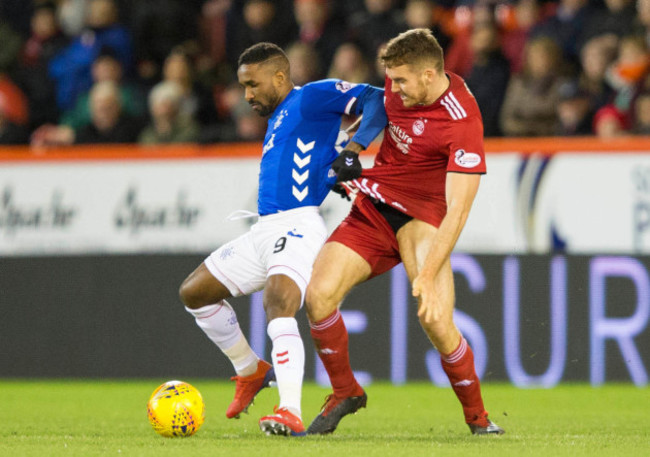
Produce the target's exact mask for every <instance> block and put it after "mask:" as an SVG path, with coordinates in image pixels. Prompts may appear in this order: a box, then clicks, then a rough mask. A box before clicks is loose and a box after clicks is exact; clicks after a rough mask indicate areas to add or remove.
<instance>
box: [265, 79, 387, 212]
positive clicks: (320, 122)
mask: <svg viewBox="0 0 650 457" xmlns="http://www.w3.org/2000/svg"><path fill="white" fill-rule="evenodd" d="M366 90H371V91H375V92H380V93H381V97H382V98H383V91H381V89H377V88H375V87H372V86H369V85H367V84H351V83H347V82H345V81H340V80H335V79H328V80H322V81H316V82H313V83H309V84H306V85H305V86H302V87H295V88H294V89H293V90H292V91H291V92H290V93H289V94H288V95H287V97H286V98H285V99H284V100H283V101H282V102H281V103H280V104H279V105H278V106H277V108H276V109H275V111H274V112H273V113H272V114H271V116H270V117H269V120H268V128H267V130H266V135H265V136H264V147H263V149H262V161H261V164H260V175H259V195H258V201H257V203H258V212H259V214H260V215H265V214H273V213H277V212H278V211H286V210H290V209H293V208H298V207H302V206H319V205H320V204H321V203H322V202H323V200H324V199H325V197H326V196H327V193H328V192H329V190H330V188H331V187H332V185H333V184H334V182H335V181H336V176H335V175H334V172H333V171H331V170H330V166H331V164H332V162H333V161H334V159H335V158H336V156H337V153H336V150H335V149H334V145H335V142H336V138H337V136H338V133H339V129H340V127H341V115H342V114H358V113H359V112H361V111H362V110H363V107H362V106H360V105H361V103H359V102H360V98H359V96H360V95H361V94H364V91H366ZM375 98H376V97H375ZM362 99H363V97H362V98H361V100H362ZM382 105H383V103H382ZM382 111H383V106H382ZM384 115H385V114H384ZM364 121H365V119H364ZM379 131H381V128H379V129H378V130H377V132H376V133H375V136H376V134H378V133H379ZM373 133H374V132H373ZM373 138H374V136H373ZM364 146H366V145H364Z"/></svg>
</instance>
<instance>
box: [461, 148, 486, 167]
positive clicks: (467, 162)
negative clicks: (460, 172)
mask: <svg viewBox="0 0 650 457" xmlns="http://www.w3.org/2000/svg"><path fill="white" fill-rule="evenodd" d="M454 162H456V165H458V166H461V167H463V168H474V167H475V166H477V165H478V164H480V163H481V156H480V155H478V154H476V153H475V152H466V151H465V150H464V149H459V150H458V151H456V153H455V154H454Z"/></svg>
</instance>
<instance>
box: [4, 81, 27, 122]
mask: <svg viewBox="0 0 650 457" xmlns="http://www.w3.org/2000/svg"><path fill="white" fill-rule="evenodd" d="M0 97H2V100H3V107H2V108H3V115H4V116H5V117H6V118H7V120H9V121H10V122H12V123H14V124H17V125H19V126H21V127H25V126H27V123H28V122H29V102H28V100H27V96H26V95H25V93H24V92H23V91H22V90H21V89H20V88H19V87H18V86H17V85H16V84H15V83H14V82H13V80H12V79H11V78H10V77H9V76H8V75H7V74H0Z"/></svg>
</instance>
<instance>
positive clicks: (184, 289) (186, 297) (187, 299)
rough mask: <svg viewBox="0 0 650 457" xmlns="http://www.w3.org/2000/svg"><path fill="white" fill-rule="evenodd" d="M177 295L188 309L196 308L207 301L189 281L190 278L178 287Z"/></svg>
mask: <svg viewBox="0 0 650 457" xmlns="http://www.w3.org/2000/svg"><path fill="white" fill-rule="evenodd" d="M178 296H179V297H180V299H181V302H183V304H184V305H185V306H187V307H188V308H190V309H198V308H201V307H203V306H205V305H206V304H208V303H205V302H204V300H203V299H202V297H201V295H200V294H199V293H198V290H197V288H196V287H194V285H193V284H192V281H190V278H187V279H186V280H185V281H183V283H182V284H181V286H180V287H179V288H178Z"/></svg>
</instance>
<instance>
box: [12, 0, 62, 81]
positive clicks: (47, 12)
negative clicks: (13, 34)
mask: <svg viewBox="0 0 650 457" xmlns="http://www.w3.org/2000/svg"><path fill="white" fill-rule="evenodd" d="M30 25H31V29H30V32H31V34H30V36H29V38H28V39H27V41H26V42H25V45H24V46H23V49H22V52H21V57H20V61H21V64H22V65H23V66H24V67H27V68H30V69H40V68H41V67H42V66H43V65H44V63H47V62H49V61H50V59H51V58H52V57H54V55H56V54H57V53H58V52H59V51H60V50H61V49H63V48H64V47H65V45H66V44H68V40H67V38H66V37H65V36H64V35H63V33H62V32H61V28H60V27H59V24H58V22H57V19H56V4H55V3H54V2H51V1H46V2H43V3H37V4H36V5H35V6H34V14H33V15H32V18H31V21H30Z"/></svg>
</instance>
